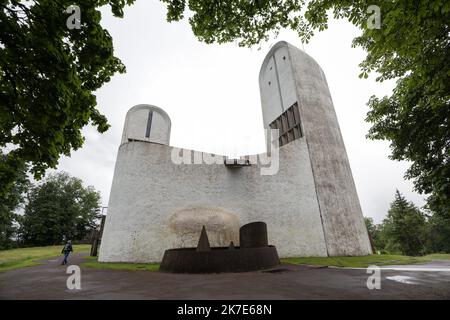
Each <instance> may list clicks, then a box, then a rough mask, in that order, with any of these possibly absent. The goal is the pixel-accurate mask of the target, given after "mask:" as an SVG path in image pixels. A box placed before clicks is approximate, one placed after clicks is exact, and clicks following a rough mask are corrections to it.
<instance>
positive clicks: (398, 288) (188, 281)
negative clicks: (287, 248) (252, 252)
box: [0, 254, 450, 299]
mask: <svg viewBox="0 0 450 320" xmlns="http://www.w3.org/2000/svg"><path fill="white" fill-rule="evenodd" d="M81 256H82V254H76V255H74V256H73V257H72V259H71V261H70V263H71V264H76V265H78V264H80V263H81V262H82V261H83V259H82V257H81ZM59 262H60V260H59V258H53V259H49V260H44V264H43V265H40V266H35V267H30V268H25V269H19V270H13V271H9V272H4V273H0V299H450V271H445V270H446V269H448V268H450V261H436V262H433V263H431V264H424V265H420V267H421V269H419V270H418V271H416V270H410V269H409V267H411V268H415V267H417V265H416V266H399V268H400V270H390V269H383V270H382V271H381V276H382V280H381V290H369V289H367V286H366V281H367V278H368V277H369V276H370V274H367V273H366V270H364V269H339V268H314V267H307V266H294V265H282V266H280V267H279V268H278V269H277V270H276V271H277V272H247V273H232V274H208V275H187V274H168V273H160V272H149V271H118V270H99V269H92V268H86V267H81V290H68V289H67V287H66V280H67V278H68V276H69V275H68V274H66V267H64V266H61V265H59ZM401 268H405V270H401ZM423 268H426V269H428V268H431V269H432V268H438V269H444V271H442V270H440V271H435V270H434V271H425V270H422V269H423Z"/></svg>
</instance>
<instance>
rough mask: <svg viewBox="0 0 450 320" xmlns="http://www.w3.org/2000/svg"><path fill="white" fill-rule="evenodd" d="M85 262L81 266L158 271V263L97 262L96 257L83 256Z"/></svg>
mask: <svg viewBox="0 0 450 320" xmlns="http://www.w3.org/2000/svg"><path fill="white" fill-rule="evenodd" d="M84 258H85V259H86V262H83V263H82V264H81V266H82V267H88V268H96V269H109V270H131V271H137V270H141V271H158V270H159V264H158V263H126V262H98V261H97V257H84Z"/></svg>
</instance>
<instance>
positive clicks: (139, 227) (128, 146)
mask: <svg viewBox="0 0 450 320" xmlns="http://www.w3.org/2000/svg"><path fill="white" fill-rule="evenodd" d="M306 150H307V149H306V143H305V141H304V140H303V139H300V140H296V141H294V142H292V143H290V144H288V145H286V146H283V147H282V148H281V149H280V155H279V157H280V168H279V172H278V174H276V175H273V176H262V175H261V174H260V167H259V165H252V166H250V167H243V168H237V169H230V168H227V167H226V166H225V165H224V164H212V165H207V164H191V165H187V164H181V165H177V164H174V163H172V161H170V159H171V152H172V148H171V147H168V146H165V145H160V144H155V143H146V142H139V141H133V142H126V143H124V144H122V145H121V146H120V148H119V154H118V158H117V162H116V168H115V172H114V180H113V184H112V189H111V195H110V202H109V209H108V216H107V219H106V223H105V229H104V234H103V238H102V244H101V249H100V257H99V260H100V261H132V262H154V261H160V260H161V259H162V256H163V253H164V250H166V249H169V248H176V247H195V246H196V245H197V241H198V237H199V235H200V231H201V229H200V228H201V225H202V224H205V225H206V228H207V230H208V235H209V237H210V239H211V242H212V245H214V246H227V245H228V244H229V241H230V240H232V241H234V243H235V244H238V236H237V234H238V231H239V227H240V226H242V225H243V224H246V223H249V222H254V221H265V222H266V223H267V227H268V236H269V242H270V243H271V244H274V245H276V246H277V249H278V252H279V254H280V256H281V257H295V256H326V247H325V240H324V235H323V229H322V224H321V221H320V215H319V207H318V204H317V197H316V194H315V189H314V180H313V176H312V170H311V165H310V162H309V157H308V153H307V152H306ZM195 231H196V232H195Z"/></svg>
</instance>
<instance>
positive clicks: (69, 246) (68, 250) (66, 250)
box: [61, 240, 73, 265]
mask: <svg viewBox="0 0 450 320" xmlns="http://www.w3.org/2000/svg"><path fill="white" fill-rule="evenodd" d="M72 251H73V248H72V241H70V240H68V241H67V243H66V244H65V245H64V248H63V249H62V251H61V253H62V254H64V260H63V262H62V263H61V264H62V265H66V264H67V258H68V257H69V254H70V253H71V252H72Z"/></svg>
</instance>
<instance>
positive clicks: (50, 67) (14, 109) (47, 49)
mask: <svg viewBox="0 0 450 320" xmlns="http://www.w3.org/2000/svg"><path fill="white" fill-rule="evenodd" d="M133 2H134V0H78V1H71V0H30V1H26V2H25V1H17V0H0V148H5V147H8V149H9V150H11V151H10V152H9V153H8V154H7V155H6V157H3V158H2V159H0V197H2V196H4V194H5V193H6V192H7V189H8V188H10V187H11V186H12V185H13V184H14V180H15V179H16V178H17V170H18V168H20V167H21V166H23V165H24V164H25V163H29V164H30V170H31V172H32V173H33V174H34V175H35V177H36V178H39V177H41V176H42V174H43V173H44V172H45V170H46V169H47V168H49V167H55V166H56V164H57V162H58V159H59V157H60V155H61V154H63V155H69V154H70V152H71V150H76V149H78V148H80V147H81V146H82V144H83V141H84V138H83V136H82V133H81V129H82V128H83V127H84V126H86V125H87V124H89V123H90V124H93V125H95V126H96V127H97V129H98V131H99V132H104V131H106V130H107V129H108V127H109V125H108V123H107V120H106V118H105V117H104V116H103V115H102V114H100V113H99V111H98V110H97V109H96V97H95V95H94V92H95V91H96V90H97V89H99V88H100V87H101V86H102V85H103V84H104V83H106V82H108V81H110V79H111V76H112V75H114V74H115V73H116V72H120V73H123V72H124V71H125V67H124V65H123V64H122V63H121V61H120V60H119V59H118V58H117V57H115V56H114V49H113V41H112V38H111V36H110V35H109V33H108V31H107V30H105V29H104V28H103V27H102V26H101V24H100V22H101V13H100V11H99V7H101V6H103V5H108V4H109V5H110V6H111V10H112V12H113V14H114V15H115V16H117V17H121V16H122V15H123V8H124V6H125V5H126V4H131V3H133ZM71 5H78V6H79V7H80V9H81V28H80V29H72V30H71V29H69V28H68V27H67V20H68V19H69V17H70V14H69V13H67V12H66V10H67V8H68V7H69V6H71Z"/></svg>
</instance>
